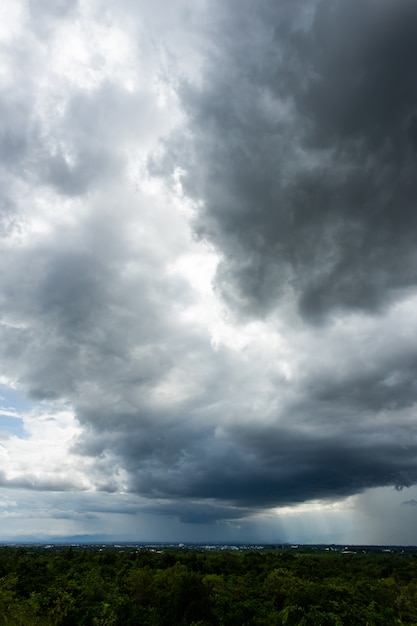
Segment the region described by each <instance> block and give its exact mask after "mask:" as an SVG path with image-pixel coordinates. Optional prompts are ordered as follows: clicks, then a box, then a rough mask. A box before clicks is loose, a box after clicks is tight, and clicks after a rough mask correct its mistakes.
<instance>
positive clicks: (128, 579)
mask: <svg viewBox="0 0 417 626" xmlns="http://www.w3.org/2000/svg"><path fill="white" fill-rule="evenodd" d="M29 624H30V625H31V626H35V625H40V626H52V625H56V626H58V625H59V626H87V625H92V626H110V625H115V624H116V625H119V624H120V625H123V626H133V625H135V626H137V625H142V624H143V625H152V626H183V625H184V626H185V625H193V624H194V626H196V625H199V626H205V625H206V626H208V625H222V624H224V625H230V626H244V625H245V624H247V625H249V624H250V625H252V624H253V625H259V626H260V625H268V626H269V625H278V624H286V625H287V626H290V625H292V624H305V625H327V624H329V625H330V624H331V625H336V626H339V625H343V624H348V625H355V626H360V625H363V626H366V625H367V626H371V625H375V626H376V625H380V624H381V625H382V624H384V625H385V624H417V558H416V555H414V554H411V553H405V554H401V553H396V554H385V553H380V552H373V553H357V554H340V553H336V552H330V551H328V552H325V551H320V550H312V549H311V550H308V549H305V550H296V551H295V550H291V549H289V548H287V549H285V548H282V549H280V548H275V549H272V548H271V549H264V550H246V551H238V552H237V551H235V552H233V551H228V550H213V551H207V550H206V551H204V550H198V549H174V548H164V549H161V551H156V550H151V549H145V548H141V549H137V548H133V547H132V548H128V547H124V548H116V547H104V548H101V549H100V548H98V547H91V548H83V547H78V548H77V547H73V548H70V547H66V548H63V547H61V548H59V547H52V548H49V549H45V548H44V547H43V548H42V547H1V548H0V625H7V626H17V625H19V626H26V625H29Z"/></svg>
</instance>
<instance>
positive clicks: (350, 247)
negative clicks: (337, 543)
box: [0, 0, 417, 542]
mask: <svg viewBox="0 0 417 626" xmlns="http://www.w3.org/2000/svg"><path fill="white" fill-rule="evenodd" d="M41 4H42V6H41ZM145 5H148V3H145V2H143V3H142V2H140V3H132V2H129V1H127V0H126V1H123V2H120V3H118V4H117V6H116V5H115V4H113V3H110V5H108V6H107V8H106V9H105V10H104V5H103V4H102V3H101V2H100V1H99V0H97V1H94V2H89V3H85V2H83V1H82V0H80V1H79V2H78V3H76V4H75V3H67V2H60V3H53V4H52V3H31V7H30V10H29V9H28V7H26V6H24V5H23V3H19V2H18V3H15V4H14V5H13V6H14V9H13V10H12V9H10V11H9V13H8V20H9V22H8V25H9V28H8V30H7V32H4V33H2V37H3V48H2V55H3V57H4V61H5V68H6V69H5V71H4V73H2V74H1V75H0V78H1V81H2V90H1V97H0V110H1V112H2V115H1V116H0V117H1V122H0V124H1V131H0V132H1V146H0V180H1V181H2V184H1V186H0V187H1V192H0V194H1V198H0V200H1V206H0V238H1V242H2V245H1V248H0V259H1V265H0V358H1V364H2V370H1V372H0V374H1V378H0V383H1V385H2V387H1V394H2V395H4V396H5V397H7V394H8V393H9V392H11V390H13V391H14V392H16V393H18V394H21V396H22V397H23V398H25V399H26V402H28V403H29V405H30V406H29V408H28V406H26V405H25V407H24V408H22V409H19V407H17V406H15V407H11V406H10V403H9V405H7V402H6V400H3V401H2V405H3V409H2V410H3V411H4V414H5V415H16V417H19V419H20V420H21V421H22V424H23V428H24V436H22V435H21V433H20V434H19V433H18V432H17V431H16V432H15V433H13V432H6V430H5V431H4V433H3V432H2V438H1V442H2V443H1V448H0V453H1V455H2V472H1V476H0V482H1V487H2V489H3V490H9V491H10V493H12V492H13V493H22V492H25V493H26V496H25V498H26V499H29V500H30V492H31V491H33V490H35V491H36V492H37V493H38V492H43V494H44V495H43V496H42V497H43V498H44V502H45V505H43V506H45V507H46V508H47V501H48V497H50V498H51V502H55V503H58V504H56V506H55V504H54V505H53V506H52V508H51V511H52V512H51V514H50V515H49V517H50V518H51V519H52V518H53V516H55V517H54V519H55V520H60V521H59V523H58V521H57V526H51V530H50V532H51V534H56V533H57V532H58V531H59V532H61V533H62V532H64V531H63V530H62V529H63V528H64V527H63V526H62V524H63V523H64V520H72V521H71V526H68V527H67V529H68V533H69V534H71V535H73V534H74V533H76V532H77V529H78V532H79V533H80V534H82V533H84V532H89V533H91V534H94V530H93V524H94V521H96V522H97V524H98V526H99V527H100V528H99V530H97V532H100V533H104V534H106V533H107V534H108V535H109V536H110V535H111V536H116V535H117V530H115V527H114V526H112V524H115V523H116V522H114V521H113V522H109V521H108V522H106V521H104V520H105V516H106V515H108V516H110V517H111V519H112V520H115V519H117V520H118V522H117V523H120V524H121V528H122V527H123V528H125V526H126V528H128V527H129V529H130V530H129V532H130V535H129V536H132V535H133V530H132V529H133V528H134V526H133V524H134V521H132V520H135V519H139V517H140V516H142V517H141V518H140V519H142V521H143V520H145V521H143V524H145V525H146V524H148V526H149V524H151V522H149V520H150V519H157V518H158V519H160V522H159V523H160V526H158V524H157V526H156V527H157V528H160V529H161V530H160V532H161V535H160V536H161V538H163V539H167V538H168V539H169V537H167V535H166V533H167V532H168V531H167V528H168V527H169V524H171V523H173V522H172V520H174V519H175V531H173V532H174V534H175V536H176V537H181V536H183V535H181V532H185V531H181V528H191V527H193V528H194V527H195V528H197V527H198V528H200V530H193V531H192V534H191V535H190V536H192V537H193V538H197V537H203V533H205V535H204V536H205V537H207V536H208V535H209V534H210V531H209V529H210V528H212V529H214V530H213V536H216V537H219V534H221V532H224V536H225V537H226V536H227V538H230V536H231V534H233V532H238V531H237V530H236V531H233V524H235V523H236V524H243V525H245V524H246V526H245V528H246V529H247V530H246V531H245V532H246V533H247V534H246V535H245V536H246V537H249V536H251V533H255V527H256V528H257V531H256V533H257V535H256V536H262V530H259V528H261V527H262V523H264V524H265V526H264V528H265V529H266V528H268V531H266V530H265V533H267V535H268V537H272V536H273V534H272V531H271V527H272V526H271V524H272V522H271V521H270V518H269V517H268V516H270V515H271V514H272V513H271V512H273V511H275V510H277V511H278V515H279V511H280V510H281V511H285V510H287V508H288V507H295V508H294V510H298V509H297V507H300V506H307V507H308V506H310V505H311V506H313V504H314V506H321V507H323V509H322V510H323V511H324V512H325V511H327V512H328V511H330V509H329V508H326V507H331V506H333V504H334V503H338V502H342V503H343V502H349V503H350V504H349V507H350V509H349V510H353V509H354V506H355V505H354V504H352V502H355V501H354V500H352V498H353V499H354V498H357V503H358V504H357V509H356V512H357V515H358V516H360V515H362V514H363V512H364V511H369V515H372V514H375V513H373V511H376V510H377V509H378V511H379V508H378V507H380V506H381V504H380V500H378V498H379V496H378V498H376V497H375V498H376V499H375V500H372V501H371V503H370V504H369V506H368V508H367V507H366V506H365V505H364V504H363V503H364V500H363V498H366V497H367V494H369V493H374V491H373V490H378V489H383V490H385V491H384V493H386V494H391V495H389V496H387V498H388V499H387V501H389V502H394V501H395V502H396V505H395V506H397V505H398V506H399V505H400V504H401V502H400V503H399V504H398V502H397V500H396V496H394V495H392V494H395V493H396V492H395V489H396V490H401V489H406V488H409V489H410V492H412V490H413V488H414V486H415V485H416V483H417V422H416V419H415V408H416V400H417V387H416V383H415V380H416V369H417V343H416V338H417V322H416V315H415V312H416V307H417V290H416V286H417V285H416V283H417V274H416V269H415V268H416V260H417V259H416V250H417V248H416V244H415V236H414V231H415V230H416V226H417V224H416V219H417V218H416V217H415V213H416V212H415V210H414V208H415V207H414V204H415V198H416V197H417V196H416V192H417V183H416V177H415V171H414V170H415V162H416V156H415V155H416V146H417V143H416V141H417V117H416V115H417V86H416V82H415V75H416V70H417V66H416V63H417V61H416V58H417V56H416V54H415V52H416V49H415V48H416V45H417V44H416V41H417V38H416V35H417V8H416V7H415V5H414V3H413V2H409V1H407V0H403V1H401V2H397V3H392V2H388V1H383V2H378V3H376V2H372V1H371V0H367V1H365V2H360V3H359V2H350V1H349V2H348V1H347V0H340V1H338V2H330V1H320V2H315V1H314V2H313V1H312V2H294V1H292V2H286V1H284V0H281V1H280V2H272V1H270V0H260V1H259V2H257V3H253V2H250V1H249V0H243V1H239V2H237V1H235V0H230V1H229V0H228V1H227V2H217V1H214V2H210V3H204V2H201V3H200V2H198V3H196V2H187V1H185V0H178V1H175V2H173V3H170V9H169V11H167V12H165V9H166V7H164V6H163V5H165V3H162V2H156V3H154V4H153V6H152V7H149V6H145ZM10 6H11V5H10ZM60 492H62V494H64V495H65V494H68V497H69V498H70V499H71V502H72V503H73V504H72V505H71V507H72V508H71V507H70V509H71V510H69V509H68V508H65V507H63V506H61V504H60V502H61V501H60V500H59V498H58V495H57V494H58V493H60ZM375 493H378V494H379V493H380V492H379V491H377V492H375ZM28 494H29V495H28ZM48 494H50V495H48ZM74 494H78V496H77V495H74ZM415 495H416V494H415V492H412V493H410V497H408V496H406V497H404V494H403V495H402V501H403V502H408V503H410V502H411V503H413V502H414V500H415V499H414V496H415ZM13 497H14V496H13ZM19 497H20V496H19ZM16 498H17V496H16ZM361 498H362V499H361ZM29 500H28V501H29ZM87 500H88V502H87ZM21 501H22V505H21V506H22V511H26V510H27V508H28V507H27V504H25V502H26V500H24V498H23V499H22V500H21ZM19 502H20V500H19ZM112 503H115V504H114V505H113V504H112ZM317 503H319V504H317ZM375 503H376V504H375ZM10 506H11V505H10ZM16 506H17V505H16ZM346 506H348V505H346ZM387 506H389V505H387ZM55 509H56V514H55V513H54V511H55ZM409 509H410V515H411V513H412V507H409ZM42 510H43V509H42ZM299 510H301V509H299ZM41 513H42V512H41ZM41 513H40V515H41ZM328 514H329V515H330V513H328ZM11 515H12V514H11ZM13 515H14V513H13ZM42 515H44V513H42ZM42 515H41V517H42ZM124 515H126V516H127V517H126V518H124V517H123V516H124ZM283 515H284V513H283ZM346 515H347V514H346ZM103 516H104V517H103ZM378 516H379V513H378ZM48 519H49V518H48ZM106 519H107V518H106ZM123 519H125V520H128V521H124V522H121V520H123ZM407 519H408V518H407ZM146 520H148V522H146ZM262 520H263V522H262ZM268 520H269V521H268ZM407 523H408V522H407ZM106 524H108V525H107V527H106ZM181 525H183V526H181ZM231 525H232V526H231ZM22 528H24V529H25V532H26V526H25V525H24V524H23V523H22ZM173 528H174V526H173ZM277 528H278V529H279V528H281V527H280V525H279V523H278V522H277ZM407 528H408V527H407ZM410 528H411V526H410ZM231 529H232V530H231ZM22 532H23V531H22ZM120 532H122V531H120ZM123 532H125V531H123ZM126 532H127V531H126ZM138 532H139V531H138ZM140 532H144V531H143V528H142V529H141V531H140ZM158 532H159V531H158ZM190 532H191V531H190ZM277 532H281V531H280V530H278V531H277ZM303 532H304V531H303ZM384 532H385V530H381V535H380V536H381V537H385V535H384ZM408 532H409V529H408V530H407V529H405V527H404V537H407V538H408V537H409V534H406V533H408ZM410 532H411V531H410ZM164 533H165V534H164ZM198 533H200V535H199V534H198ZM207 533H208V534H207ZM95 534H97V533H95ZM122 534H123V533H122ZM152 536H153V537H154V538H155V535H152ZM236 536H238V535H236ZM253 536H255V535H253ZM303 537H304V538H305V537H307V535H302V536H301V535H300V540H302V539H303ZM356 537H357V539H358V541H359V542H360V540H361V539H360V538H361V537H362V536H361V535H360V534H358V535H357V536H356ZM366 537H367V538H368V540H369V535H366ZM277 538H278V537H277ZM341 540H343V535H342V538H341ZM375 541H377V539H375Z"/></svg>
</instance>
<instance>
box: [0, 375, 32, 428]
mask: <svg viewBox="0 0 417 626" xmlns="http://www.w3.org/2000/svg"><path fill="white" fill-rule="evenodd" d="M34 406H35V405H34V404H33V403H32V402H30V401H29V400H28V399H27V398H26V397H25V396H24V395H22V394H20V393H19V392H18V391H16V390H15V389H12V388H11V387H8V386H6V385H0V431H3V432H7V433H9V434H11V435H16V436H17V437H20V438H25V437H26V436H27V433H26V431H25V429H24V424H23V419H22V418H21V417H20V416H19V414H20V413H22V412H23V411H30V410H31V409H32V408H34Z"/></svg>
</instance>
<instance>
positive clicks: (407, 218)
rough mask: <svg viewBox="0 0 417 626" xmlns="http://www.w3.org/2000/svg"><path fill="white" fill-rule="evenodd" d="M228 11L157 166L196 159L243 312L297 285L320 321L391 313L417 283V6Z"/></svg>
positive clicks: (230, 284)
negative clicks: (182, 122) (181, 123)
mask: <svg viewBox="0 0 417 626" xmlns="http://www.w3.org/2000/svg"><path fill="white" fill-rule="evenodd" d="M220 14H221V19H219V22H220V23H219V22H217V30H216V31H215V32H216V35H215V37H216V38H215V39H214V37H213V38H212V39H211V44H212V48H211V49H210V52H209V54H208V55H207V59H206V66H205V68H204V73H203V75H202V76H201V80H200V81H199V82H198V84H192V83H190V82H187V83H184V84H182V85H181V87H180V88H179V95H180V98H181V100H182V103H183V106H184V109H185V111H186V114H187V121H186V128H187V131H186V132H183V130H181V131H180V132H179V133H178V134H176V135H174V136H173V137H172V138H171V140H170V141H169V142H168V144H167V154H166V156H165V160H164V161H163V162H162V163H161V162H160V163H159V164H158V165H155V163H153V164H152V168H153V171H160V172H164V173H166V172H169V169H170V167H171V168H172V167H181V168H182V169H183V171H184V173H183V175H182V177H181V181H182V184H183V188H184V190H185V193H186V194H187V195H189V196H190V197H191V198H192V199H193V200H195V201H198V202H200V204H199V209H198V214H197V217H196V220H195V224H194V228H195V231H196V233H197V234H198V235H199V236H200V237H202V238H205V239H208V240H209V241H211V242H212V243H214V244H215V246H216V247H217V249H218V250H219V251H220V253H221V254H222V257H223V261H222V263H221V264H220V266H219V270H218V274H217V279H216V284H217V286H218V288H219V289H220V290H221V293H222V295H223V296H224V297H225V298H226V299H227V300H228V302H230V303H231V304H233V305H234V306H235V307H236V309H237V310H239V312H242V310H246V312H247V313H249V314H251V315H255V316H256V315H263V314H265V313H267V312H268V311H270V310H271V309H273V308H274V307H275V306H276V304H277V301H278V300H280V299H281V300H282V299H283V298H285V297H287V296H288V294H292V295H293V296H294V297H295V299H296V302H297V303H298V306H299V308H300V310H301V312H302V314H303V315H304V316H305V317H306V318H307V319H309V320H313V319H318V318H322V317H323V316H325V315H326V314H328V313H331V312H333V311H337V310H344V309H350V310H352V309H353V310H365V311H372V310H378V309H380V308H381V307H383V306H384V305H385V304H387V303H389V302H392V300H393V298H394V299H395V297H396V294H397V293H398V292H399V291H400V290H401V289H407V288H411V287H414V286H415V284H416V272H415V241H414V237H413V232H414V230H415V210H414V209H415V206H414V205H415V196H416V182H415V176H414V169H415V155H416V150H415V148H416V132H415V129H416V124H415V108H416V101H417V93H416V86H415V80H414V78H415V69H416V68H415V58H416V55H415V53H414V51H415V46H416V43H415V42H416V37H415V33H416V30H417V10H416V7H415V5H414V3H412V2H400V3H395V4H393V3H388V2H382V3H378V4H376V3H374V2H363V3H360V4H359V3H348V2H344V1H342V2H336V3H334V2H318V3H309V4H308V5H307V6H305V7H304V10H303V9H301V8H300V5H299V4H298V3H294V4H293V5H291V7H289V5H287V4H286V3H275V2H274V3H271V2H267V1H264V2H260V3H257V5H256V7H255V6H254V5H252V4H251V3H244V4H243V5H242V4H241V3H240V4H239V6H237V4H236V3H233V2H231V3H228V4H227V7H225V8H223V10H222V11H221V12H220ZM158 168H159V170H158Z"/></svg>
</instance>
